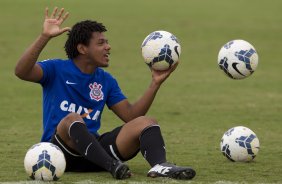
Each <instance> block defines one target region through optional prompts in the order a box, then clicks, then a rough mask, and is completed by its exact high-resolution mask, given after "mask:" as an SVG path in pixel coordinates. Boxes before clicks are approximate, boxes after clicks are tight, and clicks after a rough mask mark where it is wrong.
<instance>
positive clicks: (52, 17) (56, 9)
mask: <svg viewBox="0 0 282 184" xmlns="http://www.w3.org/2000/svg"><path fill="white" fill-rule="evenodd" d="M57 11H58V7H55V8H54V10H53V12H52V14H51V17H50V18H51V19H54V18H55V16H56V14H57Z"/></svg>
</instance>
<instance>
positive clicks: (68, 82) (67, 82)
mask: <svg viewBox="0 0 282 184" xmlns="http://www.w3.org/2000/svg"><path fill="white" fill-rule="evenodd" d="M66 84H76V83H74V82H70V81H68V80H67V81H66Z"/></svg>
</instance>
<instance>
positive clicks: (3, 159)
mask: <svg viewBox="0 0 282 184" xmlns="http://www.w3.org/2000/svg"><path fill="white" fill-rule="evenodd" d="M46 6H49V7H53V6H58V7H65V9H66V10H67V11H69V12H70V17H69V19H68V20H67V21H66V22H65V24H64V25H66V26H71V25H73V24H74V23H76V22H77V21H79V20H83V19H95V20H98V21H101V22H103V23H104V24H105V25H106V27H107V28H108V32H107V33H106V35H107V37H108V38H109V41H110V44H111V46H112V52H111V63H110V67H109V68H107V70H108V71H109V72H111V73H112V74H113V75H114V76H115V77H116V78H117V80H118V81H119V85H120V87H121V88H122V89H123V92H124V93H125V94H126V95H127V96H128V98H129V100H130V101H131V102H134V101H135V100H136V99H138V97H140V96H141V94H142V93H143V91H144V90H145V89H146V88H147V86H148V85H149V83H150V79H151V74H150V71H149V69H148V68H147V66H146V65H145V64H144V62H143V59H142V57H141V50H140V45H141V43H142V41H143V39H144V38H145V36H146V35H148V34H149V33H150V32H152V31H155V30H167V31H170V32H172V33H174V34H175V35H176V36H177V37H178V39H179V40H180V42H181V46H182V55H181V63H180V65H179V67H178V68H177V70H176V71H175V72H174V73H173V75H172V76H171V77H170V78H169V79H168V80H167V81H166V83H165V84H163V86H162V88H161V89H160V91H159V93H158V96H157V98H156V99H155V102H154V103H153V106H152V108H151V109H150V111H149V113H148V115H149V116H153V117H155V118H156V119H158V120H159V124H160V125H161V128H162V132H163V136H164V138H165V140H166V148H167V150H168V153H167V154H168V159H169V160H170V161H171V162H174V163H177V164H179V165H191V166H192V167H194V168H195V169H196V171H197V176H196V177H195V179H194V180H193V181H191V182H188V183H195V184H196V183H216V184H222V183H229V184H233V183H282V159H281V158H282V146H281V145H282V128H281V119H282V113H281V112H282V85H281V84H282V74H281V68H282V62H281V51H282V46H281V40H282V34H281V33H282V12H281V7H282V1H281V0H248V1H246V0H237V1H228V0H213V1H212V0H173V1H169V0H142V1H136V0H131V1H130V0H103V1H98V0H81V1H75V0H61V1H54V0H52V1H47V0H40V1H38V0H25V1H23V0H0V10H1V11H0V17H1V20H0V35H1V36H0V45H1V46H0V55H1V57H2V60H1V62H0V82H1V83H0V84H1V90H0V109H1V110H0V117H1V118H0V155H1V156H0V183H1V182H3V183H6V182H10V183H38V182H30V180H29V179H28V177H27V175H26V174H25V171H24V168H23V159H24V155H25V153H26V151H27V149H28V148H29V147H30V146H31V145H33V144H35V143H37V142H39V140H40V137H41V133H42V125H41V121H42V106H41V100H42V96H41V88H40V86H39V85H37V84H33V83H28V82H23V81H20V80H19V79H17V78H16V77H15V76H14V74H13V73H14V71H13V69H14V66H15V64H16V62H17V60H18V58H19V57H20V55H21V54H22V53H23V51H24V50H25V49H26V47H27V46H28V45H29V44H30V43H31V42H33V40H34V39H35V38H36V37H37V35H39V34H40V31H41V26H42V22H43V17H44V8H45V7H46ZM238 38H240V39H244V40H247V41H249V42H251V43H252V44H253V45H254V46H255V48H256V49H257V52H258V54H259V57H260V61H259V65H258V68H257V71H256V72H255V73H254V74H253V75H252V76H251V77H249V78H247V79H244V80H237V81H236V80H231V79H229V78H227V77H226V76H225V75H224V74H223V72H222V71H220V70H219V68H218V66H217V54H218V51H219V49H220V47H221V46H222V45H223V44H224V43H226V42H227V41H229V40H232V39H238ZM65 39H66V36H65V35H64V36H61V37H58V38H56V39H53V40H52V41H51V42H50V43H49V45H47V47H46V48H45V50H44V51H43V53H42V54H41V56H40V59H41V60H43V59H46V58H64V57H65V53H64V51H63V45H64V41H65ZM120 123H121V122H120V120H119V119H117V118H116V117H115V116H114V115H113V114H112V113H111V112H110V111H109V110H108V109H105V112H104V115H103V118H102V129H101V131H100V132H104V131H108V130H111V129H113V128H114V127H116V126H117V125H119V124H120ZM238 125H243V126H247V127H249V128H250V129H252V130H253V131H254V132H255V133H256V134H257V136H258V138H259V140H260V143H261V150H260V152H259V154H258V156H257V158H256V159H255V160H254V162H251V163H232V162H229V161H228V160H227V159H225V158H224V157H223V155H222V154H221V153H220V149H219V143H220V139H221V137H222V135H223V133H224V132H225V131H226V130H227V129H229V128H231V127H233V126H238ZM128 164H129V166H130V168H131V170H132V172H133V174H134V176H133V177H132V178H131V179H129V180H126V181H120V182H119V181H115V180H114V179H112V177H111V176H110V175H109V174H108V173H65V174H64V176H63V177H62V178H61V179H60V180H59V182H57V183H75V184H81V183H89V184H96V183H131V184H133V183H134V184H139V183H185V181H175V180H170V179H150V178H147V177H146V173H147V171H148V169H149V165H148V164H147V163H146V162H145V160H144V159H143V158H142V157H141V156H140V155H138V156H137V157H136V158H134V159H133V160H131V161H129V162H128Z"/></svg>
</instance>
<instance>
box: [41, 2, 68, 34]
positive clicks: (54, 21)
mask: <svg viewBox="0 0 282 184" xmlns="http://www.w3.org/2000/svg"><path fill="white" fill-rule="evenodd" d="M48 11H49V10H48V8H46V9H45V20H44V24H43V31H42V34H43V35H44V36H47V37H55V36H58V35H60V34H62V33H64V32H66V31H69V30H70V29H71V28H70V27H64V28H60V26H61V24H62V23H63V22H64V21H65V20H66V19H67V18H68V16H69V13H68V12H66V13H65V14H64V8H62V9H61V10H60V11H59V12H58V8H57V7H55V8H54V10H53V12H52V14H51V15H50V16H49V15H48ZM63 14H64V15H63Z"/></svg>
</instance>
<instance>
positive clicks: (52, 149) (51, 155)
mask: <svg viewBox="0 0 282 184" xmlns="http://www.w3.org/2000/svg"><path fill="white" fill-rule="evenodd" d="M24 167H25V171H26V173H27V174H28V176H29V177H30V178H31V179H33V180H43V181H52V180H54V181H56V180H58V179H59V178H60V177H61V176H62V175H63V174H64V171H65V167H66V160H65V157H64V154H63V152H62V150H61V149H60V148H59V147H58V146H56V145H54V144H52V143H48V142H41V143H38V144H35V145H33V146H32V147H31V148H30V149H29V150H28V151H27V153H26V155H25V158H24Z"/></svg>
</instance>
